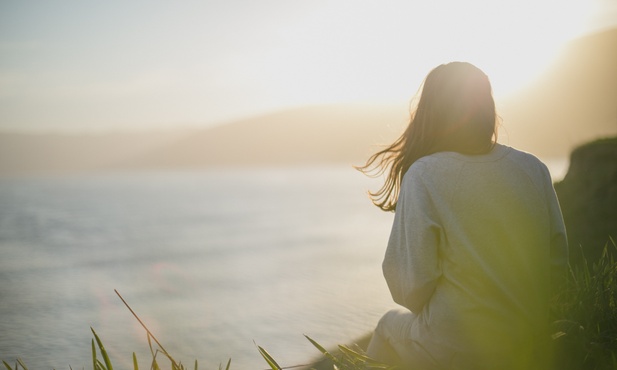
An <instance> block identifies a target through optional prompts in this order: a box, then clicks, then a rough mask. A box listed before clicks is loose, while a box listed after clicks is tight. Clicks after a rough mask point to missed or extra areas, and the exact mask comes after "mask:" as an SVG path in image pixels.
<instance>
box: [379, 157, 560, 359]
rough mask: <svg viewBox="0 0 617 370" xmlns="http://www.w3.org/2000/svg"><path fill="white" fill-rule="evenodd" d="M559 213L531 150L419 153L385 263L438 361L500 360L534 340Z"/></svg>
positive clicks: (398, 297)
mask: <svg viewBox="0 0 617 370" xmlns="http://www.w3.org/2000/svg"><path fill="white" fill-rule="evenodd" d="M560 220H561V215H560V213H559V209H558V205H557V203H556V199H555V196H554V192H553V190H552V184H551V181H550V176H549V174H548V171H547V170H546V167H545V166H544V165H543V164H542V163H541V162H540V161H539V160H537V159H536V158H535V157H533V156H531V155H529V154H526V153H522V152H519V151H516V150H514V149H512V148H508V147H505V146H501V145H496V146H495V148H494V149H493V150H492V151H491V152H490V153H488V154H485V155H475V156H470V155H462V154H459V153H454V152H441V153H436V154H433V155H430V156H426V157H423V158H421V159H420V160H418V161H416V162H415V163H414V164H413V165H412V166H411V168H410V170H409V171H408V173H407V174H406V176H405V178H404V180H403V184H402V186H401V192H400V195H399V203H398V205H397V216H396V218H395V222H394V226H393V230H392V235H391V238H390V243H389V245H388V251H387V253H386V257H385V260H384V264H383V268H384V274H385V276H386V280H387V281H388V285H389V287H390V290H391V291H392V293H393V297H394V298H395V301H397V302H398V303H401V304H402V305H404V306H406V307H408V308H410V309H411V310H412V311H414V312H415V313H416V314H417V315H418V319H417V320H415V322H414V325H413V326H412V329H411V330H412V333H411V337H412V338H414V340H415V341H417V342H418V343H420V344H421V346H422V347H423V348H424V349H425V350H426V351H427V352H428V353H429V354H430V356H432V357H434V358H435V359H436V360H437V362H438V363H439V364H441V365H442V366H448V367H455V366H456V364H458V365H459V366H461V367H462V368H465V367H466V366H465V365H464V364H466V363H474V364H478V362H479V361H480V362H483V361H489V362H492V361H500V363H499V362H498V363H497V364H499V365H501V366H503V365H504V364H503V360H504V356H507V357H511V356H512V355H513V354H520V355H523V354H526V353H529V352H530V351H531V350H532V348H524V347H525V346H530V347H536V346H538V345H540V342H542V341H543V340H544V339H546V337H545V336H544V335H545V334H546V331H545V329H546V324H547V322H548V300H549V296H550V286H549V284H550V273H551V272H550V268H547V267H548V266H550V265H551V240H552V239H554V238H556V240H561V241H558V243H560V246H556V248H557V249H561V251H558V252H557V253H554V254H553V258H554V259H555V263H556V264H559V263H561V262H563V263H565V252H566V251H565V231H564V230H563V228H562V226H560V225H562V223H561V222H560ZM427 225H428V227H427ZM561 235H563V237H562V236H561ZM432 241H434V243H433V242H432ZM431 244H433V245H431ZM559 259H563V261H558V260H559ZM403 271H404V272H403ZM402 275H407V276H402ZM428 290H432V291H431V292H430V296H428V297H427V295H428ZM507 357H506V358H507ZM497 364H495V365H497ZM487 366H488V364H487Z"/></svg>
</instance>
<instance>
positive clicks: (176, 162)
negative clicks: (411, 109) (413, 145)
mask: <svg viewBox="0 0 617 370" xmlns="http://www.w3.org/2000/svg"><path fill="white" fill-rule="evenodd" d="M407 120H408V113H407V112H406V111H404V110H401V111H399V110H396V109H392V107H389V106H370V105H357V106H354V105H347V106H339V105H333V106H318V107H306V108H298V109H291V110H287V111H282V112H276V113H273V114H268V115H264V116H260V117H255V118H250V119H246V120H240V121H237V122H232V123H228V124H225V125H221V126H218V127H214V128H212V129H208V130H203V131H198V132H195V133H194V134H193V135H191V136H188V137H185V138H184V139H182V140H179V141H178V142H176V143H174V144H171V145H169V146H167V147H165V148H160V149H159V150H156V151H153V152H150V153H148V154H147V155H144V156H143V157H141V158H135V159H134V160H132V161H128V162H127V163H126V165H127V166H133V167H179V166H180V167H201V166H212V165H291V164H316V163H332V162H337V163H346V164H350V165H351V164H355V165H358V164H363V163H364V160H366V158H367V156H369V155H370V154H371V153H372V152H373V151H374V150H375V148H376V147H377V145H380V144H384V143H388V142H391V141H392V140H393V139H394V138H395V137H396V136H397V135H398V134H399V133H400V130H401V129H402V127H404V125H405V124H406V122H407Z"/></svg>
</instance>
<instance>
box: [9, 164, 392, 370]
mask: <svg viewBox="0 0 617 370" xmlns="http://www.w3.org/2000/svg"><path fill="white" fill-rule="evenodd" d="M373 184H374V183H372V184H371V182H369V181H367V180H366V179H365V178H364V177H363V176H362V175H361V174H359V173H357V172H355V171H353V170H352V169H349V168H343V167H328V168H298V169H293V170H292V169H255V170H227V171H223V170H219V171H217V170H208V171H201V172H164V173H163V172H156V173H154V172H147V173H113V174H99V175H80V176H67V177H47V178H28V179H25V178H24V179H0V248H1V259H0V359H4V360H6V361H8V362H9V363H12V362H14V359H15V358H17V357H22V358H23V359H24V360H25V362H26V364H27V365H28V366H29V367H30V368H32V369H50V368H52V367H55V368H56V369H63V368H65V369H68V367H69V365H71V366H72V367H73V368H74V369H80V368H82V367H85V368H90V367H91V365H90V363H91V362H90V361H91V360H90V340H91V338H92V335H91V332H90V326H92V327H93V328H95V330H96V331H97V333H98V334H99V335H100V337H101V338H102V340H103V341H104V343H105V344H106V347H107V349H108V351H109V352H110V355H111V357H112V361H114V363H115V366H116V367H118V368H131V365H130V361H131V353H132V352H133V351H135V352H137V355H138V358H139V359H140V360H141V361H142V367H143V366H146V365H147V360H148V359H149V356H148V347H147V341H146V335H145V331H144V330H143V329H142V328H141V327H140V326H139V324H138V323H137V321H136V320H135V319H134V318H133V317H132V316H131V314H130V312H129V311H128V310H127V309H126V308H125V307H124V306H123V304H122V302H121V301H120V299H119V298H117V297H116V295H115V293H114V289H118V291H120V293H121V294H122V295H123V296H124V297H125V299H126V300H127V301H128V302H129V304H131V305H132V307H133V309H134V310H135V311H136V312H137V313H138V314H139V315H140V316H141V318H142V320H143V321H144V322H145V323H146V324H147V325H148V326H149V328H150V329H151V330H152V331H153V332H154V334H155V335H156V336H157V338H158V339H159V340H160V341H161V342H162V344H163V346H165V348H166V349H167V350H168V351H169V352H170V353H172V354H173V355H174V356H175V357H176V358H177V359H179V360H182V361H183V362H184V363H185V364H192V363H193V361H194V360H195V359H197V360H199V363H200V368H202V369H217V368H218V365H219V363H225V362H226V361H227V359H228V358H230V357H231V358H232V368H233V369H264V368H266V367H267V366H266V363H265V362H264V361H263V360H262V359H261V357H260V356H259V354H258V352H257V349H256V347H255V344H254V342H255V343H257V344H258V345H260V346H262V347H264V348H266V349H267V350H268V351H269V352H270V353H271V354H272V355H273V356H274V357H275V358H276V359H277V360H279V362H280V363H281V365H283V366H288V365H296V364H300V363H306V362H307V361H310V360H311V359H313V358H314V357H315V356H316V355H317V354H318V352H317V350H316V349H314V348H313V347H312V346H311V345H310V343H309V342H308V341H307V340H306V339H305V338H304V337H303V334H307V335H309V336H311V337H313V338H314V339H316V340H317V341H318V342H320V343H322V344H323V345H326V346H330V345H334V344H338V343H347V342H349V341H351V340H352V339H355V338H356V337H358V336H360V335H363V334H365V333H367V332H368V331H370V330H371V329H372V328H373V327H374V325H375V324H376V322H377V320H378V319H379V317H380V316H381V314H382V313H383V312H384V311H385V310H386V309H388V308H389V307H391V306H392V303H391V301H390V298H389V294H388V292H387V288H386V286H385V283H384V281H383V278H382V275H381V270H380V265H381V259H382V255H383V251H384V248H385V243H386V240H387V237H388V233H389V228H390V223H391V220H392V215H391V214H386V213H383V212H380V211H378V210H377V208H374V207H372V206H371V205H370V203H369V201H368V199H367V197H366V195H365V190H366V189H367V188H368V187H373V188H374V186H373Z"/></svg>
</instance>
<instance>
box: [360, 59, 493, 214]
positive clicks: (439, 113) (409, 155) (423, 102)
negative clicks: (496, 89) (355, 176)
mask: <svg viewBox="0 0 617 370" xmlns="http://www.w3.org/2000/svg"><path fill="white" fill-rule="evenodd" d="M496 140H497V114H496V111H495V101H494V100H493V94H492V90H491V84H490V82H489V79H488V77H487V76H486V75H485V74H484V72H482V71H481V70H480V69H479V68H477V67H475V66H474V65H472V64H470V63H465V62H452V63H448V64H442V65H440V66H438V67H436V68H434V69H433V70H432V71H431V72H430V73H429V74H428V75H427V76H426V78H425V80H424V83H423V86H422V88H421V93H420V99H419V101H418V104H417V107H416V108H415V110H413V111H412V113H411V118H410V122H409V125H408V126H407V129H406V130H405V132H404V133H403V134H402V135H401V136H400V137H399V138H398V139H397V140H396V141H394V143H392V144H391V145H389V146H387V147H386V148H385V149H382V150H380V151H378V152H377V153H375V154H373V155H372V156H371V157H370V158H369V159H368V160H367V162H366V164H365V165H364V166H362V167H358V170H360V171H362V172H363V173H365V174H367V175H369V176H373V177H377V176H380V175H382V174H384V173H386V172H387V176H386V180H385V182H384V184H383V186H382V187H381V188H380V189H379V190H378V191H376V192H370V193H369V194H370V197H371V200H372V201H373V204H375V205H376V206H377V207H379V208H381V209H382V210H384V211H394V210H395V209H396V203H397V201H398V194H399V191H400V186H401V181H402V178H403V176H404V175H405V173H406V172H407V170H408V169H409V167H410V166H411V165H412V164H413V163H414V162H415V161H417V160H418V159H420V158H422V157H424V156H426V155H429V154H432V153H436V152H448V151H449V152H459V153H463V154H483V153H487V152H489V151H490V150H491V149H492V148H493V146H494V145H495V141H496Z"/></svg>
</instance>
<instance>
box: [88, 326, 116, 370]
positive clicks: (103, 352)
mask: <svg viewBox="0 0 617 370" xmlns="http://www.w3.org/2000/svg"><path fill="white" fill-rule="evenodd" d="M90 330H92V334H94V339H95V340H96V343H97V344H98V346H99V350H100V351H101V356H103V360H104V361H105V366H106V370H113V369H114V367H113V366H112V365H111V360H110V359H109V356H108V355H107V351H106V350H105V346H103V342H101V338H99V336H98V335H96V332H95V331H94V329H93V328H92V327H90Z"/></svg>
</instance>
